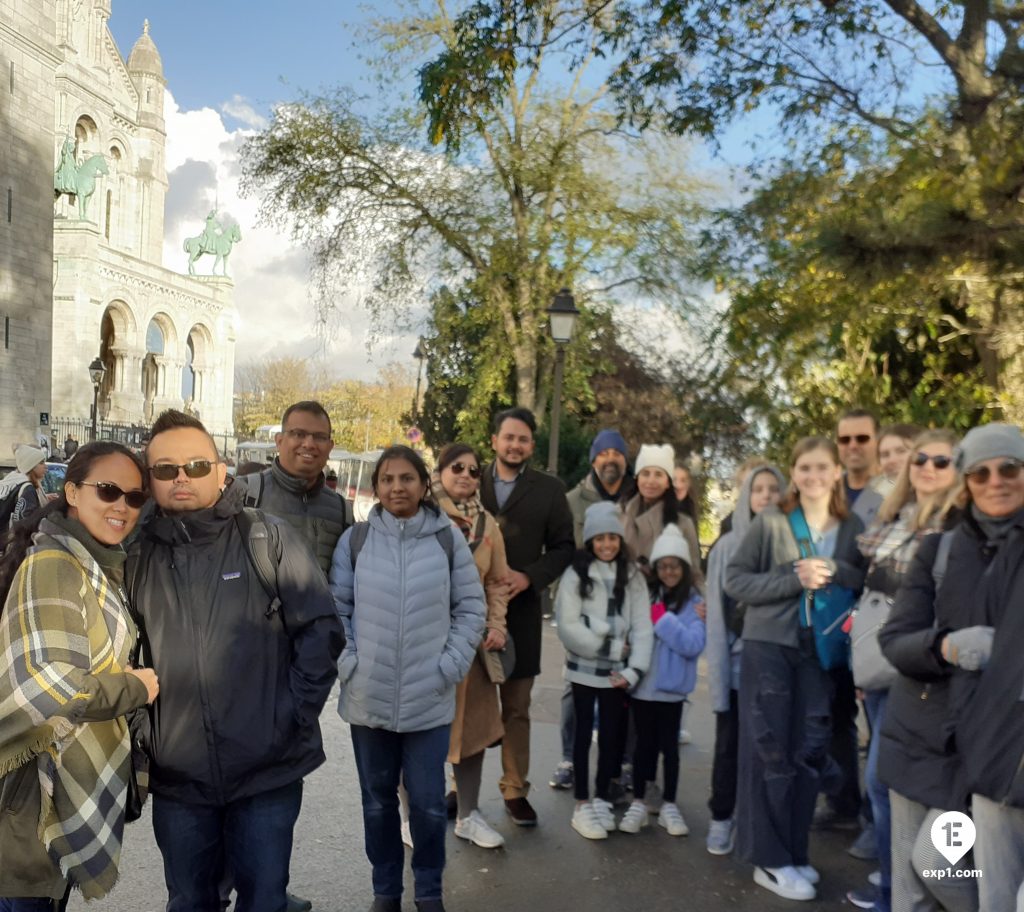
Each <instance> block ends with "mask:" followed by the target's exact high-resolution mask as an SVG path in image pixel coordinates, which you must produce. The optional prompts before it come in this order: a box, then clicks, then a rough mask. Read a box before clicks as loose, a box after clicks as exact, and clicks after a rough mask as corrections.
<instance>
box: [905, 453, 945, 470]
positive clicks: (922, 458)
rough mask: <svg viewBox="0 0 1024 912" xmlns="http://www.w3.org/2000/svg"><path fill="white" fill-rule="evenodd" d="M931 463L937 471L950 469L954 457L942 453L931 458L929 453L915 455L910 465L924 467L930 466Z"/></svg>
mask: <svg viewBox="0 0 1024 912" xmlns="http://www.w3.org/2000/svg"><path fill="white" fill-rule="evenodd" d="M929 462H930V463H931V464H932V465H933V466H935V468H937V469H948V468H949V467H950V466H951V465H952V464H953V457H952V456H945V455H943V454H941V453H940V454H939V455H938V456H929V455H928V454H927V453H915V454H914V458H913V459H912V460H911V461H910V464H911V465H916V466H923V465H928V463H929Z"/></svg>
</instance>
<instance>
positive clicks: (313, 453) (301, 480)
mask: <svg viewBox="0 0 1024 912" xmlns="http://www.w3.org/2000/svg"><path fill="white" fill-rule="evenodd" d="M331 435H332V429H331V417H330V415H328V414H327V410H326V409H325V408H324V407H323V406H322V405H321V404H320V403H319V402H313V401H311V400H309V401H304V402H296V403H294V404H293V405H289V406H288V408H287V409H285V412H284V415H283V416H282V418H281V431H280V433H278V434H277V436H276V437H275V438H274V442H275V443H276V444H277V457H276V458H275V459H274V464H273V465H272V466H270V467H269V468H267V469H264V470H263V471H262V472H260V473H259V474H256V475H246V476H245V477H244V478H240V479H239V480H238V484H240V485H242V486H244V487H245V490H246V497H245V505H246V506H247V507H258V508H259V509H261V510H264V511H265V512H267V513H269V514H270V515H271V516H276V517H278V518H279V519H283V520H284V521H285V522H286V523H288V524H289V525H290V526H292V527H293V528H294V529H295V530H296V531H298V533H299V534H300V535H301V536H302V538H303V539H304V540H305V542H306V544H308V545H309V548H310V551H311V552H312V554H313V556H314V557H315V558H316V560H317V563H318V564H320V568H321V569H322V570H323V571H324V574H325V575H326V574H327V572H328V571H329V570H330V569H331V558H332V557H333V556H334V546H335V545H336V544H337V543H338V539H339V538H341V535H342V533H343V532H344V531H345V530H346V529H347V528H348V527H349V526H350V525H351V523H352V520H351V514H350V512H349V510H348V505H347V504H346V502H345V500H343V499H342V498H341V497H340V496H339V495H338V494H337V493H335V492H334V491H332V490H331V489H330V488H329V487H327V483H326V479H325V478H324V467H325V466H326V465H327V457H328V456H330V455H331V447H333V446H334V441H333V440H332V439H331Z"/></svg>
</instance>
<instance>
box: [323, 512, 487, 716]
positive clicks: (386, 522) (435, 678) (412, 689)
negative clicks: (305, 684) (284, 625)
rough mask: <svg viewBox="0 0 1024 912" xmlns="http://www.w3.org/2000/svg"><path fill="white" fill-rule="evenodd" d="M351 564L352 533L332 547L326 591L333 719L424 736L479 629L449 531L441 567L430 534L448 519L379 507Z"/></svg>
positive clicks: (463, 562)
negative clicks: (339, 635)
mask: <svg viewBox="0 0 1024 912" xmlns="http://www.w3.org/2000/svg"><path fill="white" fill-rule="evenodd" d="M368 522H369V524H370V527H369V531H368V532H367V535H366V540H365V542H364V543H363V545H362V548H361V550H360V551H359V554H358V555H357V559H356V565H355V568H354V569H353V567H352V554H351V552H350V550H349V543H350V541H351V538H352V530H351V529H350V530H349V531H347V532H346V533H345V534H344V535H343V536H342V537H341V540H340V541H339V542H338V547H337V548H336V549H335V551H334V560H333V562H332V564H331V573H330V580H331V590H332V592H333V594H334V601H335V605H336V606H337V611H338V615H339V616H340V617H341V622H342V624H343V625H344V627H345V636H346V638H347V643H346V646H345V651H344V653H343V654H342V657H341V661H340V663H339V665H338V671H339V674H340V678H341V697H340V699H339V701H338V713H339V714H340V715H341V718H342V719H344V720H345V721H346V722H348V723H349V724H350V725H364V726H367V727H368V728H382V729H386V730H388V731H394V732H415V731H426V730H427V729H431V728H437V727H439V726H441V725H447V724H448V723H449V722H451V721H452V718H453V717H454V715H455V685H456V684H458V683H459V681H461V680H462V679H463V678H464V677H465V676H466V673H467V672H468V671H469V666H470V664H471V663H472V661H473V657H474V655H475V654H476V647H477V645H478V644H479V642H480V639H481V637H482V636H483V632H484V623H485V617H486V607H485V602H484V590H483V586H482V585H481V584H480V573H479V571H478V570H477V567H476V563H475V562H474V560H473V555H472V553H470V550H469V546H468V545H467V544H466V541H465V539H464V538H463V536H462V534H461V533H460V532H459V530H458V529H453V530H452V531H453V533H454V534H453V536H452V540H453V545H454V548H453V552H452V558H451V565H450V566H449V562H448V555H447V554H446V553H445V550H444V547H443V546H442V545H441V543H440V542H439V541H438V536H437V533H438V532H439V531H440V530H441V529H443V528H445V527H446V526H450V525H451V520H450V519H449V518H448V517H447V516H446V515H444V514H443V513H438V512H437V511H436V509H433V508H431V507H424V506H421V507H420V509H419V512H417V513H416V515H415V516H413V517H411V518H409V519H400V518H398V517H397V516H394V515H393V514H391V513H389V512H388V511H387V510H385V509H384V508H383V507H382V506H381V505H380V504H378V505H377V506H375V507H374V508H373V509H372V510H371V511H370V518H369V520H368Z"/></svg>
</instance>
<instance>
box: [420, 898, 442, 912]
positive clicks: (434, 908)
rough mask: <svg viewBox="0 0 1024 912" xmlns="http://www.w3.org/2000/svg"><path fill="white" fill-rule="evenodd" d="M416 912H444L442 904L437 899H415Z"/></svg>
mask: <svg viewBox="0 0 1024 912" xmlns="http://www.w3.org/2000/svg"><path fill="white" fill-rule="evenodd" d="M416 912H444V903H443V902H441V900H439V899H417V900H416Z"/></svg>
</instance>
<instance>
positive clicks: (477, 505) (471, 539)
mask: <svg viewBox="0 0 1024 912" xmlns="http://www.w3.org/2000/svg"><path fill="white" fill-rule="evenodd" d="M430 489H431V490H432V491H433V492H434V498H435V499H436V500H437V505H438V506H439V507H440V508H441V509H442V510H444V512H445V513H447V514H448V516H449V517H450V518H451V520H452V522H453V523H455V525H456V526H458V527H459V529H460V530H461V531H462V534H463V535H465V536H466V544H467V545H469V549H470V550H471V551H473V550H475V547H474V546H475V545H476V541H477V535H476V530H477V517H479V516H480V514H481V513H483V512H484V505H483V502H482V501H481V500H480V492H479V490H478V491H477V493H476V494H474V495H473V496H472V497H470V498H469V500H458V501H456V500H453V499H452V498H451V497H450V496H449V495H448V492H447V491H445V489H444V486H443V485H442V484H441V473H440V472H436V471H435V472H434V475H433V478H432V479H431V483H430ZM480 528H481V529H482V528H483V526H480Z"/></svg>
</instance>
